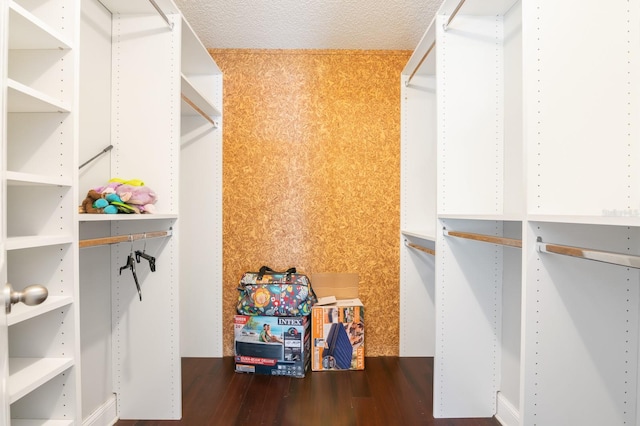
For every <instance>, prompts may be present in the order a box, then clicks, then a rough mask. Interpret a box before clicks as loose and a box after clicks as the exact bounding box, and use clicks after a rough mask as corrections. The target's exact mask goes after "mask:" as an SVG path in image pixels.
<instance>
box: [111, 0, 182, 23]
mask: <svg viewBox="0 0 640 426" xmlns="http://www.w3.org/2000/svg"><path fill="white" fill-rule="evenodd" d="M99 1H100V3H102V5H103V6H104V7H106V8H107V10H108V11H109V12H111V13H112V14H118V15H149V14H158V12H157V11H156V10H155V8H154V7H153V5H152V4H151V3H150V2H149V1H148V0H136V1H131V0H99ZM156 3H157V4H158V7H159V8H160V9H161V10H162V11H163V12H164V13H165V14H175V13H180V11H179V9H178V7H177V6H176V4H175V3H174V2H173V1H172V0H156ZM158 16H160V15H159V14H158ZM160 19H162V18H160Z"/></svg>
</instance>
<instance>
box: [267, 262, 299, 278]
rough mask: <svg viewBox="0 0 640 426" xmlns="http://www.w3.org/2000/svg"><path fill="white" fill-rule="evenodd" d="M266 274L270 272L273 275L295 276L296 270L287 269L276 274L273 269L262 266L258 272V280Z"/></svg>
mask: <svg viewBox="0 0 640 426" xmlns="http://www.w3.org/2000/svg"><path fill="white" fill-rule="evenodd" d="M267 272H272V273H274V274H287V275H291V274H295V273H296V268H289V269H287V270H286V271H284V272H276V271H274V270H273V269H271V268H269V267H268V266H266V265H265V266H263V267H262V268H260V271H258V280H261V279H262V277H263V276H264V274H266V273H267Z"/></svg>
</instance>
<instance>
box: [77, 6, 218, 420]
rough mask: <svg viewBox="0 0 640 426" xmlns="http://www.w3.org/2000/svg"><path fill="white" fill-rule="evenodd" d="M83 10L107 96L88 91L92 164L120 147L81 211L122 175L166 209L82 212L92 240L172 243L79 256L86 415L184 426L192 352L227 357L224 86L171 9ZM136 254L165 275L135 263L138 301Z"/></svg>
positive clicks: (85, 152) (87, 48)
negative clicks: (184, 365) (186, 363)
mask: <svg viewBox="0 0 640 426" xmlns="http://www.w3.org/2000/svg"><path fill="white" fill-rule="evenodd" d="M154 3H155V5H154ZM155 6H157V8H156V7H155ZM83 12H84V15H83V18H84V21H83V27H82V28H83V29H84V30H85V31H84V32H83V33H82V37H83V40H85V35H86V37H87V39H86V40H88V41H87V42H86V44H85V45H83V50H82V54H83V56H82V65H83V66H84V68H82V69H81V77H82V78H83V80H82V81H83V84H87V85H89V87H94V88H95V90H98V91H101V92H102V96H96V95H95V94H94V93H89V92H83V93H82V94H83V95H85V96H84V97H82V99H81V100H82V101H83V103H82V111H83V114H85V115H83V122H82V124H81V129H83V130H84V134H86V135H87V138H86V139H84V138H83V143H82V144H81V146H80V152H81V159H82V160H85V159H86V158H91V156H93V155H95V154H96V153H98V152H100V151H101V150H102V149H104V148H105V147H106V146H108V145H113V149H112V150H110V151H109V152H108V154H106V155H103V156H101V157H99V158H98V159H96V160H95V161H93V162H92V163H91V164H90V165H89V166H87V167H86V170H85V169H83V170H82V171H81V173H80V185H79V186H80V194H79V198H78V200H77V201H78V203H79V202H80V201H81V200H82V199H83V198H84V196H85V195H86V192H87V191H88V190H89V189H90V188H93V187H96V186H100V185H104V184H105V183H106V182H107V180H108V179H110V178H111V177H120V178H124V179H132V178H136V179H142V180H143V181H144V182H145V184H146V185H148V186H150V187H151V188H153V189H154V191H155V192H156V193H157V194H158V202H157V204H156V207H157V214H150V215H122V214H120V215H81V217H80V237H81V241H83V240H85V239H94V238H98V237H103V236H128V235H137V236H140V235H143V236H144V235H145V233H150V232H153V231H169V233H170V236H167V237H161V238H154V239H146V238H142V239H138V240H136V241H133V242H129V241H125V242H121V243H118V244H112V245H110V246H96V247H90V248H86V249H82V250H81V268H80V278H81V279H80V285H81V292H84V289H85V286H86V287H87V288H90V289H91V291H90V292H89V293H88V294H86V295H85V294H84V293H83V294H82V307H83V309H82V323H83V324H88V325H87V329H88V330H90V331H89V332H87V339H86V340H83V341H82V354H83V364H84V365H91V366H93V367H95V368H93V369H91V370H88V369H87V370H83V416H84V417H85V418H86V417H87V416H96V415H97V414H96V413H103V412H107V413H112V412H113V410H114V408H115V406H116V405H117V416H118V417H120V418H125V419H126V418H128V419H179V418H180V417H181V371H180V358H181V355H183V353H185V352H186V353H187V354H189V353H191V352H190V351H193V350H194V349H193V347H192V346H189V344H190V343H191V344H192V345H193V342H194V340H193V339H195V338H197V339H198V342H197V343H198V344H200V345H205V346H206V349H205V350H204V351H205V352H206V351H208V352H207V355H208V356H221V352H222V351H221V349H220V350H219V351H218V352H216V345H217V346H218V347H219V346H220V345H221V341H222V338H221V314H220V313H221V307H219V308H218V309H215V306H219V305H220V303H221V302H220V300H221V277H222V275H221V274H222V261H221V257H222V256H221V253H222V239H221V233H220V230H221V228H222V226H221V225H222V224H221V205H222V203H221V200H222V198H221V188H222V183H221V176H222V166H221V154H222V137H221V131H222V112H221V111H222V75H221V72H220V70H219V68H218V67H217V66H216V64H215V62H214V61H213V60H212V58H211V56H210V55H209V54H208V52H207V50H206V49H205V48H204V46H203V45H202V44H201V43H200V41H199V40H198V38H197V36H196V35H195V34H194V32H193V30H192V29H191V27H190V26H189V25H188V23H187V22H186V21H185V20H184V18H183V16H182V14H181V13H180V11H179V10H178V8H177V7H176V5H175V4H174V3H173V1H170V0H162V1H157V2H150V1H138V2H131V1H128V0H101V1H100V2H99V3H98V2H97V1H93V2H87V4H86V5H85V4H83ZM105 34H106V35H105ZM85 55H86V56H85ZM102 62H104V63H105V66H98V67H96V65H95V64H96V63H102ZM105 87H106V89H105ZM105 111H106V114H105ZM105 115H108V116H110V120H106V121H107V122H110V124H108V125H105V119H104V117H105ZM95 126H98V127H99V128H100V129H102V130H103V131H104V132H103V133H100V132H96V127H95ZM100 126H101V127H100ZM107 126H108V127H107ZM100 135H101V137H100ZM85 141H86V143H85ZM203 187H208V188H211V190H210V191H209V192H208V195H207V200H203V199H202V188H203ZM196 194H197V196H198V199H199V201H198V208H197V209H194V208H193V206H194V203H193V202H191V201H189V200H194V199H195V197H196ZM185 200H188V202H189V204H188V205H184V206H183V204H182V203H185ZM205 215H206V216H205ZM205 223H206V226H203V224H205ZM216 224H217V226H216ZM203 240H204V243H203V242H202V241H203ZM196 241H197V243H196ZM132 250H144V251H145V252H147V253H148V254H151V255H153V256H154V257H156V268H157V269H156V271H155V272H151V270H150V268H149V265H148V264H146V263H145V261H144V260H143V261H142V263H139V264H136V270H137V276H138V280H139V283H140V287H141V293H142V300H141V301H140V300H139V296H138V292H137V290H136V286H135V283H134V280H133V277H132V274H131V271H130V270H128V269H126V270H123V271H120V268H121V267H122V266H124V265H125V264H126V261H127V257H128V256H129V254H130V253H131V252H132ZM104 259H110V260H109V261H107V262H105V261H104ZM121 272H122V273H121ZM203 276H206V277H207V279H206V280H203V279H202V277H203ZM105 288H107V289H109V288H110V290H107V291H105ZM203 303H208V304H207V305H205V306H202V304H203ZM85 307H87V310H86V311H85V309H84V308H85ZM194 311H195V312H198V313H200V316H199V317H196V318H194V317H193V312H194ZM181 330H182V332H181ZM205 331H206V332H207V333H209V336H203V333H205ZM89 334H91V336H89ZM96 335H97V336H98V337H97V338H96ZM192 336H193V337H192ZM84 337H85V333H84V332H83V338H84ZM181 340H186V343H185V342H184V341H183V342H181ZM181 343H182V347H181ZM185 347H186V349H185ZM105 371H107V372H109V373H110V374H106V375H105V373H104V372H105ZM112 392H115V394H116V399H117V404H116V403H115V400H114V398H113V396H112ZM103 417H105V419H106V420H111V417H112V414H105V415H104V416H103Z"/></svg>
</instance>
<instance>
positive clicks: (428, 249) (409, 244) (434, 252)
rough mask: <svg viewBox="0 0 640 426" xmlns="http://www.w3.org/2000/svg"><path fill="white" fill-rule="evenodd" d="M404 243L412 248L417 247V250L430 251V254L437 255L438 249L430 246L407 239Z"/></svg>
mask: <svg viewBox="0 0 640 426" xmlns="http://www.w3.org/2000/svg"><path fill="white" fill-rule="evenodd" d="M404 245H405V246H407V247H410V248H412V249H416V250H420V251H422V252H425V253H428V254H430V255H432V256H435V255H436V251H435V250H434V249H431V248H428V247H424V246H421V245H419V244H414V243H410V242H408V241H407V240H405V241H404Z"/></svg>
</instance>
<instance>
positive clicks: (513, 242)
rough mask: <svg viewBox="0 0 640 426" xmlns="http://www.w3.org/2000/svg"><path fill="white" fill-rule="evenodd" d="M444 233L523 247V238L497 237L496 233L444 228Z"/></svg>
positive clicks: (450, 235)
mask: <svg viewBox="0 0 640 426" xmlns="http://www.w3.org/2000/svg"><path fill="white" fill-rule="evenodd" d="M444 235H447V236H449V237H457V238H465V239H467V240H475V241H482V242H485V243H491V244H500V245H502V246H509V247H517V248H522V240H518V239H515V238H506V237H497V236H495V235H485V234H474V233H472V232H460V231H449V230H447V229H445V230H444Z"/></svg>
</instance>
